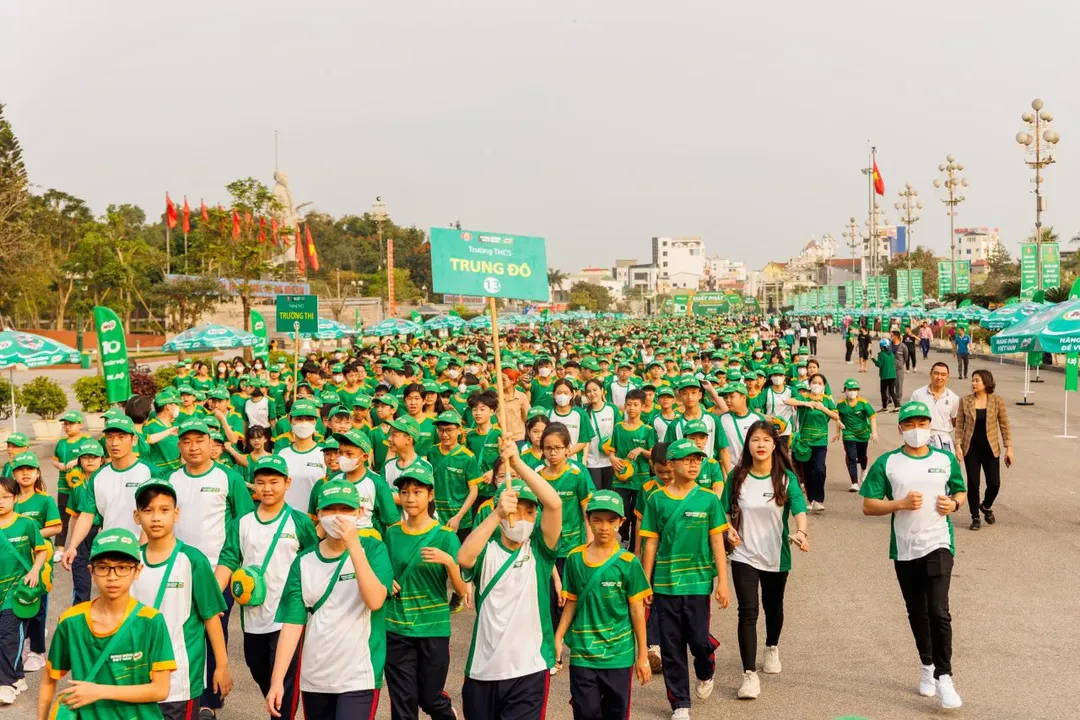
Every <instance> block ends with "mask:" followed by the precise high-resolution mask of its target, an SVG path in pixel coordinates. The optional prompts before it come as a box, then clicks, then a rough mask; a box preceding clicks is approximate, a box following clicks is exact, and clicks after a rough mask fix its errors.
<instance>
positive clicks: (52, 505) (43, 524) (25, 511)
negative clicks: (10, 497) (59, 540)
mask: <svg viewBox="0 0 1080 720" xmlns="http://www.w3.org/2000/svg"><path fill="white" fill-rule="evenodd" d="M15 512H17V513H19V514H20V515H22V516H23V517H28V518H30V519H31V520H33V521H34V522H35V523H37V526H38V529H39V530H44V529H45V528H47V527H56V526H57V525H60V524H61V521H60V509H59V508H58V507H57V505H56V501H55V500H53V499H52V495H49V493H44V492H35V493H34V494H33V495H31V496H30V497H28V498H27V499H25V500H19V501H16V502H15Z"/></svg>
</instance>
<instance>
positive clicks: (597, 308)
mask: <svg viewBox="0 0 1080 720" xmlns="http://www.w3.org/2000/svg"><path fill="white" fill-rule="evenodd" d="M612 304H613V300H612V298H611V293H610V292H608V289H607V288H606V287H604V286H603V285H596V284H594V283H591V282H586V281H584V280H579V281H578V282H576V283H574V284H573V285H572V286H571V287H570V306H569V307H570V309H571V310H591V311H593V312H606V311H607V310H608V308H610V307H611V306H612Z"/></svg>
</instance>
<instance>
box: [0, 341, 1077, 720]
mask: <svg viewBox="0 0 1080 720" xmlns="http://www.w3.org/2000/svg"><path fill="white" fill-rule="evenodd" d="M820 344H821V347H820V348H819V350H820V352H819V357H820V359H821V364H822V368H823V370H824V372H825V374H826V376H827V377H828V379H829V381H830V383H831V385H832V387H833V388H839V387H841V386H842V384H843V381H844V379H845V378H847V377H857V378H859V379H860V381H861V382H862V383H863V386H864V391H863V394H864V395H865V396H866V397H867V398H868V399H869V400H870V401H871V402H873V403H874V405H875V407H878V406H879V404H880V397H879V395H878V392H877V387H878V385H877V376H876V373H875V372H873V371H874V368H873V367H872V366H871V371H872V372H871V373H867V374H864V375H859V374H857V373H856V372H855V370H856V369H857V366H856V365H846V364H844V362H843V346H842V344H841V342H840V340H839V338H838V336H836V335H831V336H826V337H823V338H821V341H820ZM934 359H949V358H948V356H946V355H940V354H939V355H935V354H931V356H930V360H931V361H932V360H934ZM978 368H986V369H989V370H991V371H992V372H993V373H994V375H995V378H996V379H997V381H998V393H999V394H1000V395H1002V396H1003V397H1005V398H1006V399H1008V400H1009V407H1008V410H1009V417H1010V420H1011V421H1012V427H1013V437H1014V443H1015V454H1016V464H1015V465H1014V466H1013V468H1012V469H1010V470H1005V469H1004V468H1003V469H1002V475H1003V479H1002V490H1001V494H1000V496H999V498H998V500H997V502H996V503H995V505H994V509H995V512H996V514H997V518H998V522H997V524H996V525H994V526H986V525H985V524H984V526H983V529H982V530H981V531H979V532H972V531H969V530H968V529H967V526H968V514H967V512H966V509H964V510H961V511H960V512H959V513H957V514H956V515H954V516H953V518H954V520H956V521H957V523H956V524H957V529H956V549H957V552H956V565H955V570H954V573H953V578H952V592H951V610H952V617H953V668H954V676H955V680H956V685H957V689H958V690H959V692H960V694H961V696H962V697H963V701H964V707H963V708H962V709H960V710H957V711H943V710H941V709H940V706H939V703H938V701H937V700H936V699H934V698H923V697H920V696H919V695H918V693H917V687H918V680H919V658H918V655H917V653H916V651H915V645H914V641H913V639H912V637H911V633H910V630H909V629H908V624H907V618H906V614H905V611H904V605H903V601H902V599H901V596H900V591H899V588H898V586H897V583H896V579H895V575H894V573H893V568H892V564H891V562H890V561H889V559H888V547H889V521H888V519H887V518H869V517H864V516H863V515H862V512H861V502H860V500H859V498H858V497H857V496H856V495H855V494H854V493H849V492H848V491H847V490H848V486H849V482H848V478H847V472H846V469H845V467H844V456H843V449H842V447H841V446H840V445H839V444H835V445H833V446H832V447H831V448H830V451H829V456H828V473H829V474H828V482H827V497H826V507H827V509H826V511H825V513H824V514H821V515H815V516H812V517H811V518H810V542H811V551H810V553H809V554H805V555H804V554H802V553H798V552H796V553H794V555H795V557H794V567H793V570H792V572H791V575H790V578H789V581H788V585H787V594H786V603H785V624H784V631H783V635H782V638H781V641H780V653H781V659H782V662H783V668H784V669H783V673H782V674H780V675H777V676H772V675H764V674H762V675H761V684H762V692H761V697H760V698H759V699H758V700H756V701H740V700H737V699H736V698H735V692H736V690H737V688H738V685H739V681H740V673H741V667H740V661H739V655H738V646H737V643H736V634H735V633H736V623H737V613H736V609H735V601H734V592H732V606H731V607H730V608H729V609H727V610H719V609H715V608H714V611H713V613H712V621H711V622H712V632H713V635H714V636H715V637H716V638H718V639H719V641H720V646H719V648H718V650H717V652H716V676H715V678H716V689H715V691H714V693H713V695H712V697H711V698H709V699H708V700H704V701H697V700H696V699H695V702H694V707H693V709H692V710H691V715H692V717H707V718H726V717H738V718H744V719H746V720H753V719H756V718H769V719H773V718H806V719H809V720H817V719H819V718H836V717H840V716H846V715H854V716H859V717H864V718H871V719H873V720H888V719H896V720H912V719H914V718H936V717H943V716H947V715H950V714H951V715H954V716H964V717H969V718H979V719H980V720H983V719H992V718H1024V719H1035V718H1055V719H1057V718H1073V717H1080V709H1077V708H1078V707H1080V671H1078V670H1077V663H1076V658H1077V657H1080V600H1078V595H1080V593H1078V591H1080V579H1078V578H1077V569H1078V568H1080V534H1078V530H1080V496H1078V494H1077V467H1078V466H1080V439H1058V438H1055V437H1054V436H1055V435H1059V434H1061V433H1062V412H1063V399H1064V393H1063V383H1064V377H1063V375H1061V374H1058V373H1045V374H1044V375H1043V377H1044V378H1045V380H1046V382H1045V383H1043V384H1039V385H1033V386H1032V387H1033V388H1034V390H1035V394H1034V395H1032V396H1031V399H1032V400H1033V401H1034V403H1035V404H1034V405H1032V406H1030V407H1018V406H1015V405H1013V404H1012V403H1013V401H1016V400H1019V399H1020V397H1021V392H1022V387H1023V370H1022V368H1019V367H1016V366H1011V365H999V364H998V363H996V362H993V361H986V360H976V361H973V362H972V365H971V368H970V369H971V370H975V369H978ZM953 371H954V375H955V367H954V368H953ZM928 373H929V362H926V361H923V360H921V359H920V361H919V366H918V369H917V372H916V373H915V374H913V375H907V376H906V377H905V382H904V395H905V398H906V397H908V396H910V393H911V391H912V390H914V389H915V388H916V387H918V386H920V385H922V384H925V382H926V381H927V378H928ZM950 387H951V388H952V389H953V390H954V391H956V392H957V393H959V394H960V395H964V394H967V393H968V392H970V386H969V384H968V381H961V380H958V379H954V380H952V381H951V383H950ZM1073 401H1074V402H1073V405H1074V412H1073V416H1074V422H1073V425H1074V427H1075V430H1074V433H1076V434H1080V410H1078V409H1077V408H1076V407H1075V406H1077V405H1080V396H1075V395H1074V396H1073ZM895 419H896V416H895V415H891V414H890V415H882V416H880V420H879V422H880V425H879V427H880V429H881V438H882V439H881V442H880V443H877V444H871V447H870V453H871V456H870V457H871V462H873V459H874V457H876V456H877V455H880V454H882V453H883V452H886V451H888V450H890V449H893V448H895V447H896V446H897V445H898V444H899V434H898V432H897V430H896V420H895ZM38 452H39V454H41V455H43V456H48V455H49V454H50V452H51V448H47V447H39V448H38ZM46 479H47V481H48V482H49V483H50V484H51V483H52V482H54V481H55V471H54V470H52V468H51V466H50V467H49V468H48V469H46ZM70 591H71V582H70V575H69V574H68V573H66V572H64V571H63V570H61V571H59V572H58V573H57V579H56V587H55V589H54V591H53V593H52V602H51V603H50V626H52V624H55V622H56V618H57V616H58V615H59V613H60V612H61V611H63V610H65V609H66V608H67V607H68V606H69V601H68V600H67V598H68V597H70ZM473 620H474V615H473V613H472V612H471V611H468V610H466V611H465V612H462V613H461V614H459V615H456V616H454V618H453V637H452V640H451V670H450V676H449V678H448V680H447V683H446V688H447V691H448V692H449V694H450V696H451V697H452V698H453V700H454V702H455V704H457V703H458V702H459V699H460V688H461V683H462V669H463V666H464V662H465V658H466V655H467V653H468V642H469V637H470V632H471V627H472V622H473ZM230 635H231V641H230V644H229V651H230V660H231V664H232V670H233V677H234V680H235V688H234V690H233V694H232V695H231V696H230V697H229V698H228V699H227V700H226V704H225V709H224V710H222V711H221V712H220V713H219V717H221V718H222V719H223V720H254V719H255V718H263V717H266V716H267V714H266V712H265V710H264V709H263V708H264V705H263V702H262V698H261V697H260V696H259V691H258V687H257V686H256V685H255V683H254V681H252V679H251V677H250V675H249V673H248V671H247V668H246V666H245V665H244V658H243V649H242V643H241V639H240V638H241V631H240V624H239V619H238V616H237V614H236V613H234V614H233V616H232V620H231V625H230ZM759 637H760V644H762V645H763V644H764V619H763V618H762V619H761V620H760V621H759ZM760 652H761V650H760V648H759V654H760ZM391 660H392V659H391ZM29 680H30V683H31V686H32V688H33V689H32V694H35V695H36V686H37V683H36V676H31V677H30V678H29ZM631 715H632V717H634V718H666V717H669V715H670V709H669V707H668V704H667V700H666V697H665V693H664V688H663V682H662V679H661V678H660V677H655V678H654V679H653V681H652V682H651V683H650V684H649V685H647V686H645V687H635V688H634V694H633V708H632V713H631ZM3 716H7V717H10V718H19V719H20V720H22V719H23V718H30V717H33V704H32V702H30V698H21V699H20V700H19V702H18V703H17V704H16V705H14V706H13V707H11V708H7V709H4V710H0V718H2V717H3ZM300 716H301V717H302V714H301V715H300ZM571 716H572V714H571V710H570V706H569V682H568V677H567V675H566V673H565V671H564V673H562V674H560V675H558V676H557V677H555V678H553V680H552V683H551V691H550V700H549V704H548V714H547V717H549V718H557V719H562V718H570V717H571ZM377 717H378V718H389V717H390V709H389V701H388V698H387V695H386V693H385V690H384V692H383V697H382V702H381V703H380V707H379V710H378V714H377Z"/></svg>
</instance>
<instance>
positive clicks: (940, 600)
mask: <svg viewBox="0 0 1080 720" xmlns="http://www.w3.org/2000/svg"><path fill="white" fill-rule="evenodd" d="M893 564H894V565H895V567H896V580H897V582H899V583H900V592H901V593H902V594H903V596H904V604H905V605H907V613H908V623H909V624H910V625H911V633H912V634H913V635H914V636H915V647H916V648H918V650H919V660H920V662H922V664H923V665H933V666H934V677H935V678H938V677H941V676H942V675H952V617H950V615H949V583H950V581H951V580H952V569H953V556H952V553H950V552H949V551H948V549H947V548H940V549H938V550H935V551H933V552H932V553H930V554H929V555H926V556H924V557H921V558H918V559H916V560H897V561H895V562H894V563H893Z"/></svg>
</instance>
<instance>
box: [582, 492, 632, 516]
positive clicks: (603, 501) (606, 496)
mask: <svg viewBox="0 0 1080 720" xmlns="http://www.w3.org/2000/svg"><path fill="white" fill-rule="evenodd" d="M596 510H607V511H608V512H613V513H615V514H616V515H618V516H619V517H621V518H624V517H626V507H625V505H623V499H622V498H621V497H619V493H617V492H615V491H614V490H597V491H596V492H594V493H593V494H592V497H591V498H589V504H588V505H586V506H585V513H586V514H588V513H591V512H594V511H596Z"/></svg>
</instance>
